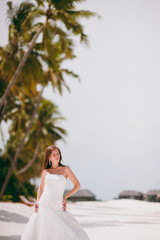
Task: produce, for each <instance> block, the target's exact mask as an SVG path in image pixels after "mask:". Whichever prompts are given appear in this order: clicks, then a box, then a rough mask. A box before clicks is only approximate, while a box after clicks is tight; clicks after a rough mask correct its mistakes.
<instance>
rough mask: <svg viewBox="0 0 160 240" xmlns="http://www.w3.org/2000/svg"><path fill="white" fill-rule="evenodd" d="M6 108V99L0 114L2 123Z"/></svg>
mask: <svg viewBox="0 0 160 240" xmlns="http://www.w3.org/2000/svg"><path fill="white" fill-rule="evenodd" d="M6 108H7V100H5V101H4V105H3V109H2V111H1V115H0V123H1V121H2V119H3V116H4V114H5V111H6Z"/></svg>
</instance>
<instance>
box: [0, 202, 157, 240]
mask: <svg viewBox="0 0 160 240" xmlns="http://www.w3.org/2000/svg"><path fill="white" fill-rule="evenodd" d="M33 211H34V209H33V207H28V206H26V205H24V204H22V203H7V202H0V240H7V239H8V240H20V238H21V234H22V232H23V230H24V228H25V225H26V223H27V221H28V219H29V217H30V216H31V214H32V213H33ZM67 211H68V212H70V213H71V214H72V215H73V216H74V217H75V218H76V219H77V220H78V221H79V222H80V224H81V225H82V227H83V228H84V230H85V231H86V233H87V234H88V236H89V238H90V239H91V240H159V239H160V203H153V202H145V201H139V200H130V199H116V200H110V201H89V202H87V201H86V202H76V203H72V202H69V201H68V202H67Z"/></svg>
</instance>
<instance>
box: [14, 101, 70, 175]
mask: <svg viewBox="0 0 160 240" xmlns="http://www.w3.org/2000/svg"><path fill="white" fill-rule="evenodd" d="M60 120H64V118H63V117H61V116H59V112H58V110H57V106H56V105H55V104H53V103H51V102H50V101H48V100H46V99H44V98H43V99H42V101H41V104H40V107H39V110H38V115H37V118H36V119H35V122H34V124H33V126H32V129H31V133H30V135H29V138H28V141H27V143H26V148H27V149H28V147H27V146H28V145H29V146H30V148H31V149H33V147H34V154H33V157H32V159H31V160H30V161H29V162H27V164H26V165H25V166H24V167H23V168H21V169H20V170H18V171H17V174H22V173H24V172H25V171H27V170H28V169H29V168H30V167H31V166H32V165H33V163H34V161H35V160H36V158H37V156H38V155H39V152H41V150H42V149H44V148H45V147H46V146H47V145H48V144H50V143H51V142H52V144H54V143H55V142H56V141H57V140H61V139H62V140H63V141H65V140H64V138H63V136H64V135H66V131H65V130H64V129H63V128H61V127H58V126H57V124H56V123H59V122H60ZM37 129H38V131H37ZM31 149H30V150H31ZM24 151H25V149H24Z"/></svg>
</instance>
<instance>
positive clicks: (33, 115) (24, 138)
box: [0, 87, 44, 199]
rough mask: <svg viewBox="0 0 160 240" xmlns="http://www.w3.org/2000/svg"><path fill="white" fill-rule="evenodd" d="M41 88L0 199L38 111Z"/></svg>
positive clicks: (0, 193)
mask: <svg viewBox="0 0 160 240" xmlns="http://www.w3.org/2000/svg"><path fill="white" fill-rule="evenodd" d="M43 90H44V87H43V89H42V91H41V92H40V94H39V97H38V101H37V103H36V107H35V109H34V112H33V114H32V117H31V120H30V123H29V126H28V128H27V130H26V132H25V135H24V137H23V139H22V140H21V142H20V145H19V148H18V149H17V152H16V154H15V156H14V159H13V162H12V164H11V167H10V169H9V170H8V173H7V176H6V179H5V181H4V183H3V185H2V189H1V192H0V199H1V198H2V197H3V195H4V192H5V190H6V187H7V185H8V182H9V180H10V178H11V175H12V172H13V170H14V168H15V166H16V163H17V160H18V157H19V154H20V152H21V150H22V148H23V146H24V144H25V140H26V138H27V136H28V134H29V131H30V129H31V127H32V124H33V122H34V119H35V117H36V114H37V111H38V108H39V105H40V102H41V98H42V93H43Z"/></svg>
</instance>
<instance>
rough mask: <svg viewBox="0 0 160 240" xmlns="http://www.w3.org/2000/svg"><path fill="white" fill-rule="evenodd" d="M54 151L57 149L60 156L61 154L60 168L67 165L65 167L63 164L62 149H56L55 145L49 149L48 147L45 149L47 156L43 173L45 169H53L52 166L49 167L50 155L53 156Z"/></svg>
mask: <svg viewBox="0 0 160 240" xmlns="http://www.w3.org/2000/svg"><path fill="white" fill-rule="evenodd" d="M54 149H57V150H58V151H59V154H60V160H59V166H63V167H65V165H63V164H62V163H61V160H62V154H61V151H60V149H59V148H58V147H56V146H55V145H51V146H49V147H47V148H46V149H45V156H44V162H43V166H42V171H43V170H44V169H48V168H50V167H51V166H50V165H49V157H50V155H51V153H52V151H53V150H54Z"/></svg>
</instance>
